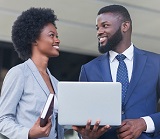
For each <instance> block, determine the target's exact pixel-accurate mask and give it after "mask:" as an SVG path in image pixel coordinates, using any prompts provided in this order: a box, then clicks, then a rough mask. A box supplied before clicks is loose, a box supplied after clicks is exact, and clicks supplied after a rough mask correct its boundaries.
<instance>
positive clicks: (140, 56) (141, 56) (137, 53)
mask: <svg viewBox="0 0 160 139" xmlns="http://www.w3.org/2000/svg"><path fill="white" fill-rule="evenodd" d="M146 59H147V56H146V55H145V52H143V51H141V50H139V49H137V48H136V47H134V59H133V71H132V77H131V80H130V84H129V87H128V91H127V94H126V98H125V104H126V103H127V101H128V100H129V98H130V96H131V94H132V93H133V90H134V88H135V87H136V85H137V83H138V81H139V79H140V77H141V74H142V72H143V69H144V67H145V64H146Z"/></svg>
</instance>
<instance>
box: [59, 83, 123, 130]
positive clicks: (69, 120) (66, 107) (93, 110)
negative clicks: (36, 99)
mask: <svg viewBox="0 0 160 139" xmlns="http://www.w3.org/2000/svg"><path fill="white" fill-rule="evenodd" d="M89 119H90V120H91V121H92V122H91V125H94V124H95V122H96V121H97V120H100V125H102V126H103V125H107V124H108V125H111V126H119V125H121V84H120V83H119V82H63V81H60V82H59V83H58V123H59V124H60V125H62V126H64V127H66V128H71V125H77V126H85V125H86V123H87V121H88V120H89Z"/></svg>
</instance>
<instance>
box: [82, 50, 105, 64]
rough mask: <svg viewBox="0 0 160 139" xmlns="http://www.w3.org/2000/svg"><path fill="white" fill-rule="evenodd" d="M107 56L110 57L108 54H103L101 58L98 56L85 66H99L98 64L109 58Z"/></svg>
mask: <svg viewBox="0 0 160 139" xmlns="http://www.w3.org/2000/svg"><path fill="white" fill-rule="evenodd" d="M107 55H108V54H107V53H105V54H102V55H99V56H97V57H96V58H94V59H93V60H91V61H89V62H88V63H86V64H84V66H90V65H95V64H97V62H99V61H101V60H103V59H105V58H106V57H107Z"/></svg>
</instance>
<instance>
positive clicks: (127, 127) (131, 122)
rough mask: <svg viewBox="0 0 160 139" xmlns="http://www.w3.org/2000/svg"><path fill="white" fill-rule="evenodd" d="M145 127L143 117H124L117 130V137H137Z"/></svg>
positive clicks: (134, 138)
mask: <svg viewBox="0 0 160 139" xmlns="http://www.w3.org/2000/svg"><path fill="white" fill-rule="evenodd" d="M146 128H147V126H146V123H145V121H144V119H142V118H140V119H126V120H124V121H123V122H122V125H121V126H120V128H119V129H118V130H117V134H118V138H119V139H137V138H138V137H139V136H140V135H141V134H142V132H143V131H145V130H146Z"/></svg>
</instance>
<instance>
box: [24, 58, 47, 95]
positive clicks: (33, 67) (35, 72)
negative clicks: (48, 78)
mask: <svg viewBox="0 0 160 139" xmlns="http://www.w3.org/2000/svg"><path fill="white" fill-rule="evenodd" d="M26 62H27V65H28V67H29V69H30V70H31V72H32V74H33V76H34V78H35V79H36V81H37V82H38V84H39V85H40V87H41V88H42V90H43V91H44V92H45V94H46V95H47V96H48V95H49V93H50V92H49V89H48V87H47V85H46V83H45V82H44V80H43V78H42V76H41V74H40V73H39V71H38V69H37V67H36V65H35V64H34V63H33V61H32V60H31V59H28V60H27V61H26Z"/></svg>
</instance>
